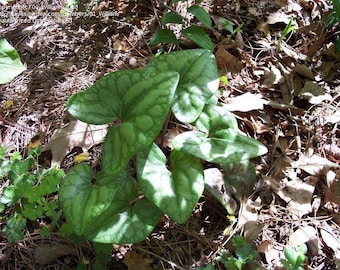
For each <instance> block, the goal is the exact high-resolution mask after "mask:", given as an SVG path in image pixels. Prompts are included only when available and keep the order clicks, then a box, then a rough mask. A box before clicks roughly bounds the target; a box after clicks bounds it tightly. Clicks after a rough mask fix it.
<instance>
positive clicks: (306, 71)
mask: <svg viewBox="0 0 340 270" xmlns="http://www.w3.org/2000/svg"><path fill="white" fill-rule="evenodd" d="M294 71H295V72H296V73H299V74H300V75H302V76H304V77H306V78H308V79H311V80H314V79H315V77H314V74H313V71H311V70H310V68H308V67H307V66H306V65H304V64H297V65H296V66H295V68H294Z"/></svg>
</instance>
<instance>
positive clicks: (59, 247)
mask: <svg viewBox="0 0 340 270" xmlns="http://www.w3.org/2000/svg"><path fill="white" fill-rule="evenodd" d="M77 254H78V253H77V250H76V248H75V247H73V246H70V245H64V244H60V243H58V244H54V243H48V244H42V245H39V246H38V247H37V249H36V250H35V252H34V261H35V262H36V263H38V264H44V265H45V264H49V263H52V262H53V261H55V260H56V259H58V258H60V257H61V256H65V255H71V256H77Z"/></svg>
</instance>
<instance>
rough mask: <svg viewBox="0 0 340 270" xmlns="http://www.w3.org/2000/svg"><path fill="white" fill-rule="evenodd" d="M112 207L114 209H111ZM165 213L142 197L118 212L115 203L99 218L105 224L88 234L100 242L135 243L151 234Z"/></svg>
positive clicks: (89, 237)
mask: <svg viewBox="0 0 340 270" xmlns="http://www.w3.org/2000/svg"><path fill="white" fill-rule="evenodd" d="M111 208H112V210H113V211H111ZM162 215H163V213H162V212H161V211H160V210H159V209H158V208H157V207H156V206H155V205H154V204H152V203H151V202H150V201H149V200H147V199H140V200H138V201H137V202H136V203H134V204H133V205H129V206H128V207H126V208H125V209H124V210H123V211H120V212H119V213H117V212H116V211H115V209H114V203H113V204H112V205H111V207H110V208H109V209H108V210H107V211H106V212H105V213H104V214H103V215H102V216H100V217H99V218H98V220H97V222H99V223H102V222H103V224H104V226H103V227H96V226H97V222H96V223H95V224H94V228H97V229H96V230H94V231H93V232H91V233H90V234H89V236H88V239H89V240H92V241H95V242H100V243H116V244H135V243H139V242H141V241H143V240H145V238H146V237H148V236H149V235H150V233H151V232H152V231H153V229H154V228H155V226H156V225H157V223H158V221H159V219H160V218H161V217H162Z"/></svg>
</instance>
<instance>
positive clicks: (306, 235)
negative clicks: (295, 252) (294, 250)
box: [288, 226, 317, 247]
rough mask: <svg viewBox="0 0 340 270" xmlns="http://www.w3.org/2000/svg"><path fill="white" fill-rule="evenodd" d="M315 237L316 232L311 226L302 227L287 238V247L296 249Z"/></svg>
mask: <svg viewBox="0 0 340 270" xmlns="http://www.w3.org/2000/svg"><path fill="white" fill-rule="evenodd" d="M316 236H317V231H316V229H315V228H314V227H313V226H304V227H301V228H299V229H297V230H296V231H295V232H293V233H292V234H291V235H290V236H289V240H288V245H289V246H291V247H298V246H300V245H301V244H305V243H307V242H308V241H309V240H310V239H312V238H314V237H316Z"/></svg>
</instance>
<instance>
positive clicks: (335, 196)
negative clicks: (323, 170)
mask: <svg viewBox="0 0 340 270" xmlns="http://www.w3.org/2000/svg"><path fill="white" fill-rule="evenodd" d="M325 202H332V203H335V204H337V205H338V206H340V181H339V180H335V181H333V183H332V184H331V185H330V187H329V188H328V189H327V190H326V192H325Z"/></svg>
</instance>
